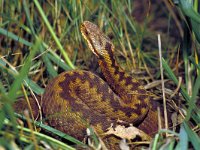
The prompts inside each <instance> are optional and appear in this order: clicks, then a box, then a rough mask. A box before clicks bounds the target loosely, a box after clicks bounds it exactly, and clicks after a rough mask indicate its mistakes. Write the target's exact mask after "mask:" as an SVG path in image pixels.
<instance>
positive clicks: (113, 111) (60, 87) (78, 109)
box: [42, 21, 157, 140]
mask: <svg viewBox="0 0 200 150" xmlns="http://www.w3.org/2000/svg"><path fill="white" fill-rule="evenodd" d="M81 33H82V35H83V37H84V39H85V40H86V42H87V45H88V46H89V49H90V50H91V51H92V52H93V53H94V54H95V55H96V56H97V57H98V61H99V66H100V68H101V71H102V72H103V75H104V77H105V79H106V81H104V80H103V79H101V78H100V77H98V76H97V75H95V74H93V73H92V72H88V71H83V70H72V71H67V72H63V73H61V74H60V75H59V76H57V77H56V78H55V79H53V80H52V81H51V82H50V83H49V84H48V85H47V87H46V90H45V93H44V95H43V99H42V109H43V113H44V115H45V118H46V119H47V121H48V123H49V124H50V125H51V126H53V127H55V128H56V129H59V130H61V131H63V132H65V133H67V134H69V135H71V136H73V137H75V138H77V139H79V140H83V138H84V137H85V136H86V128H87V127H89V126H90V125H92V126H93V127H94V128H95V130H96V131H97V133H99V134H100V135H101V134H102V133H104V132H105V131H106V129H107V128H108V127H110V126H111V124H118V120H121V123H123V124H124V125H129V124H133V125H139V128H141V129H143V130H144V131H145V132H147V133H150V134H152V133H153V132H155V131H156V130H157V125H155V124H156V123H155V122H156V121H157V116H156V115H157V112H156V111H154V110H152V108H151V104H150V96H149V94H148V93H147V91H146V90H145V89H144V87H143V86H142V85H141V84H140V83H139V82H138V81H137V79H135V78H133V77H132V76H130V75H128V74H127V73H125V72H124V70H123V69H121V68H120V67H119V66H118V64H117V62H116V61H115V59H114V54H113V53H114V45H113V44H112V42H111V40H110V39H109V38H108V37H107V36H105V35H104V34H103V33H102V31H101V30H100V29H99V28H98V27H97V26H96V25H95V24H93V23H91V22H89V21H85V22H83V23H82V25H81ZM148 123H149V124H148ZM153 124H154V125H153Z"/></svg>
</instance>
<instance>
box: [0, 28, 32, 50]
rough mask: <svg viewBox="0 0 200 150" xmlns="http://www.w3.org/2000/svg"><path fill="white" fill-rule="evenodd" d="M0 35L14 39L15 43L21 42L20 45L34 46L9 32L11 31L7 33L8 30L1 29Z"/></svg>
mask: <svg viewBox="0 0 200 150" xmlns="http://www.w3.org/2000/svg"><path fill="white" fill-rule="evenodd" d="M0 34H2V35H5V36H6V37H8V38H11V39H13V40H15V41H18V42H20V43H22V44H24V45H26V46H32V43H30V42H28V41H26V40H24V39H23V38H21V37H19V36H17V35H15V34H14V33H12V32H9V31H7V30H5V29H3V28H0Z"/></svg>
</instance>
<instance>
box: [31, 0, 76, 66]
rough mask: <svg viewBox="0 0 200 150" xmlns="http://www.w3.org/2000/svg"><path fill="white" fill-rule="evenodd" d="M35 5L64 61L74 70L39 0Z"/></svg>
mask: <svg viewBox="0 0 200 150" xmlns="http://www.w3.org/2000/svg"><path fill="white" fill-rule="evenodd" d="M34 3H35V5H36V7H37V9H38V11H39V13H40V15H41V17H42V19H43V21H44V23H45V24H46V26H47V28H48V30H49V32H50V34H51V36H52V37H53V39H54V40H55V43H56V45H57V46H58V48H59V50H60V52H61V54H62V55H63V57H64V59H65V60H66V63H67V64H68V65H69V66H70V67H71V68H72V69H74V68H75V67H74V65H73V63H72V62H71V60H70V59H69V57H68V54H67V53H66V52H65V50H64V49H63V47H62V45H61V43H60V41H59V40H58V38H57V36H56V34H55V32H54V31H53V29H52V27H51V25H50V23H49V21H48V20H47V17H46V16H45V14H44V12H43V10H42V8H41V6H40V4H39V2H38V1H37V0H34Z"/></svg>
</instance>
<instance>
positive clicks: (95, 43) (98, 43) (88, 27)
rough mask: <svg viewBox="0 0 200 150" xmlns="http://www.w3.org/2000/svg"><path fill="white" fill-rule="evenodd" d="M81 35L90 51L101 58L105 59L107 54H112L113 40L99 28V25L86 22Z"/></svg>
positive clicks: (82, 25) (82, 26) (83, 24)
mask: <svg viewBox="0 0 200 150" xmlns="http://www.w3.org/2000/svg"><path fill="white" fill-rule="evenodd" d="M80 29H81V33H82V35H83V37H84V39H85V40H86V41H87V44H88V46H89V48H90V50H91V51H92V52H93V53H94V54H95V55H96V56H97V57H99V58H101V57H104V56H105V53H112V52H113V50H114V45H113V43H112V42H111V40H110V39H109V38H108V37H107V36H106V35H105V34H104V33H103V32H102V31H101V30H100V29H99V28H98V26H97V25H95V24H93V23H91V22H89V21H84V22H83V23H82V24H81V27H80Z"/></svg>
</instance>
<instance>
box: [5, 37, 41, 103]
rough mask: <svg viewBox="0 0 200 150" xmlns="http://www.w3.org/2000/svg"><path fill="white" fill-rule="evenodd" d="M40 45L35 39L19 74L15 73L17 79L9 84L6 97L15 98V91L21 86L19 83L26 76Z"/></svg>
mask: <svg viewBox="0 0 200 150" xmlns="http://www.w3.org/2000/svg"><path fill="white" fill-rule="evenodd" d="M40 45H41V41H40V40H38V41H36V43H35V45H34V46H33V49H32V50H31V52H30V54H29V56H28V57H27V59H26V61H25V63H24V66H23V68H22V69H21V70H20V72H19V74H18V75H17V80H15V81H14V83H13V84H12V86H11V89H10V91H9V92H8V97H9V98H10V99H15V98H16V92H17V90H18V89H19V88H20V87H21V83H22V82H23V80H24V78H25V77H27V74H28V72H29V69H30V67H31V63H32V59H33V57H34V56H35V54H36V52H37V50H38V49H39V46H40Z"/></svg>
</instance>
